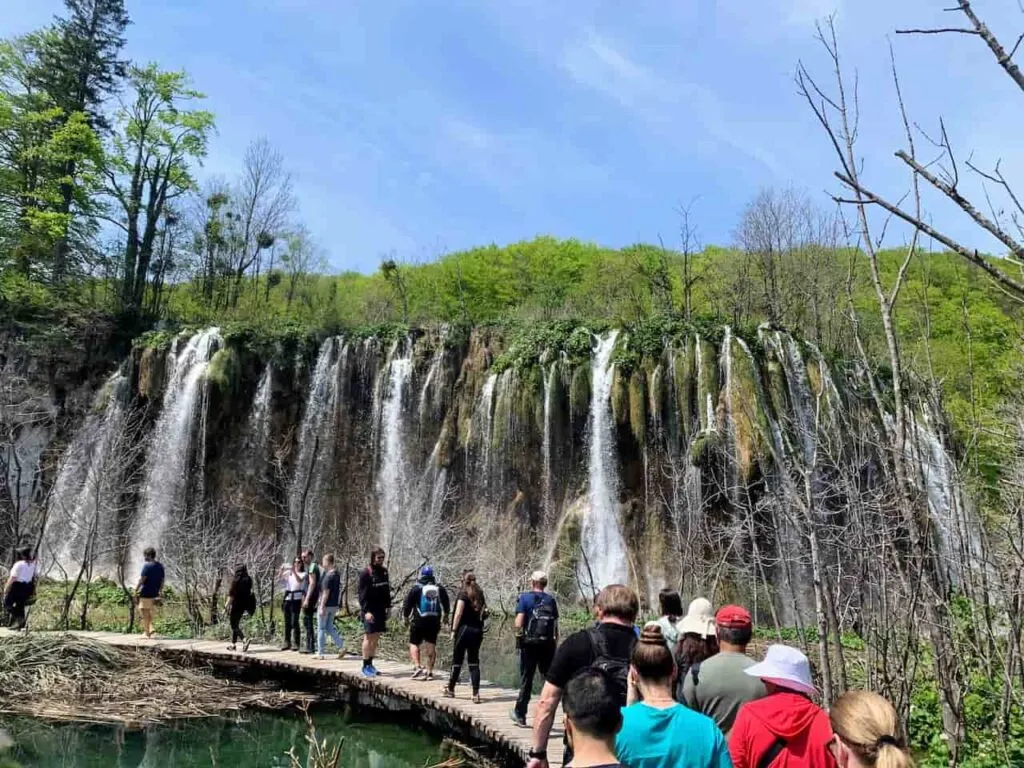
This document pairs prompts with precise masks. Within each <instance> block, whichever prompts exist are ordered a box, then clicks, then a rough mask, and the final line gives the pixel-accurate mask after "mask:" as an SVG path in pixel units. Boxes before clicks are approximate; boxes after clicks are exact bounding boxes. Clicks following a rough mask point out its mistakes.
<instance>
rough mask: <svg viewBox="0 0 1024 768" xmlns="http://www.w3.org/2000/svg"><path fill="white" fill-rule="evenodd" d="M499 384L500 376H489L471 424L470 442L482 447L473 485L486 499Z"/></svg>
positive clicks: (477, 456) (489, 478)
mask: <svg viewBox="0 0 1024 768" xmlns="http://www.w3.org/2000/svg"><path fill="white" fill-rule="evenodd" d="M497 384H498V376H497V375H496V374H493V373H491V374H488V376H487V379H486V380H485V381H484V386H483V389H481V390H480V397H479V398H478V399H477V401H476V405H475V406H474V407H473V415H472V417H471V419H470V423H469V430H470V442H471V443H472V442H474V441H475V442H476V443H477V444H478V445H479V446H481V447H482V449H481V450H480V451H479V452H478V453H477V454H476V457H475V458H476V461H475V472H474V475H473V479H472V483H473V486H474V487H475V488H476V489H477V490H479V491H481V492H482V494H483V495H484V496H485V497H490V493H491V441H492V440H493V438H494V392H495V389H496V387H497Z"/></svg>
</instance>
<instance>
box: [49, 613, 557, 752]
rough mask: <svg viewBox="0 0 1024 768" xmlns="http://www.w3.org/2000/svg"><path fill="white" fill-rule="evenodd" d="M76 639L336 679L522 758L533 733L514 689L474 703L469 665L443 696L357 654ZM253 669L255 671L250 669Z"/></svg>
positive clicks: (116, 637) (439, 684)
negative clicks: (369, 670)
mask: <svg viewBox="0 0 1024 768" xmlns="http://www.w3.org/2000/svg"><path fill="white" fill-rule="evenodd" d="M69 634H73V635H76V636H78V637H84V638H89V639H91V640H98V641H100V642H104V643H109V644H110V645H114V646H119V647H125V648H142V649H147V648H148V649H152V650H154V651H155V652H157V653H160V654H161V655H164V656H168V657H175V656H178V657H182V656H186V657H191V658H193V659H199V660H203V661H207V662H209V663H211V664H215V665H216V664H222V665H223V664H227V665H231V666H244V667H246V668H248V671H249V672H256V671H257V670H260V669H262V670H266V672H267V676H268V677H273V678H274V679H277V680H284V681H287V677H288V675H289V674H295V675H297V676H301V677H305V678H307V679H308V676H310V675H312V676H315V677H317V678H322V679H324V680H325V681H329V682H330V683H340V684H341V685H342V686H344V687H345V688H346V689H348V690H349V691H350V692H358V695H359V697H360V700H361V701H363V703H369V704H370V705H371V706H372V705H374V704H376V705H377V706H380V707H381V708H386V709H403V708H407V707H410V705H411V708H416V709H421V710H423V711H424V712H423V718H422V719H424V720H426V721H427V722H428V723H430V724H432V725H433V726H434V727H437V728H441V729H442V730H444V729H445V728H446V723H447V724H448V727H450V724H451V722H452V721H453V720H454V721H455V722H456V723H458V724H459V726H460V729H461V730H463V731H464V732H468V733H470V734H471V735H472V737H473V739H474V740H475V741H478V742H481V743H485V744H488V745H490V746H493V747H496V748H497V750H498V751H500V752H502V753H504V754H506V755H514V756H515V757H517V758H519V759H521V760H523V761H524V762H525V760H526V757H527V753H528V752H529V751H530V749H531V747H532V744H531V743H530V742H531V740H532V731H531V730H530V729H528V728H519V727H517V726H516V725H515V724H513V723H512V721H511V720H510V719H509V711H510V710H511V709H512V706H513V705H514V704H515V701H516V696H517V694H518V692H517V691H514V690H511V689H508V688H502V687H500V686H497V685H494V684H491V683H488V682H486V681H484V682H483V684H482V685H481V688H480V697H481V699H482V702H481V703H480V704H474V703H473V702H472V698H471V692H470V687H469V674H468V669H466V668H464V669H463V673H462V678H461V680H460V683H459V685H458V687H457V688H456V689H455V696H456V698H454V699H449V698H447V697H445V696H443V695H442V689H443V687H444V685H445V684H446V682H447V674H439V673H438V672H436V671H435V679H434V680H433V681H429V682H428V681H421V680H412V679H411V677H412V671H413V670H412V667H411V666H410V665H408V664H401V663H398V662H394V661H384V660H381V659H377V660H375V662H374V666H376V667H377V669H378V670H379V671H380V672H381V673H382V674H381V676H379V677H376V678H373V679H368V678H365V677H363V676H362V674H361V673H360V669H361V667H362V661H361V660H360V659H359V658H358V657H349V658H346V659H344V660H340V659H338V658H337V657H336V656H328V657H327V658H326V659H324V660H323V661H320V660H319V659H318V658H317V657H316V656H308V655H303V654H299V653H296V652H295V651H281V650H279V649H278V648H277V647H276V646H268V645H256V644H253V645H251V646H250V647H249V651H248V653H241V652H240V651H230V650H228V648H227V644H226V643H225V642H224V641H223V640H221V641H212V640H169V639H162V638H154V639H152V640H147V639H146V638H145V637H143V636H142V635H125V634H118V633H115V632H71V633H69ZM254 668H255V669H254ZM538 698H539V697H538V696H534V697H533V698H532V700H531V702H530V713H529V717H527V722H528V723H532V722H533V714H534V710H535V708H536V704H537V699H538ZM548 758H549V760H550V764H551V765H552V766H559V765H561V764H562V713H561V708H559V712H558V714H557V716H556V719H555V727H554V729H553V731H552V734H551V738H550V740H549V743H548Z"/></svg>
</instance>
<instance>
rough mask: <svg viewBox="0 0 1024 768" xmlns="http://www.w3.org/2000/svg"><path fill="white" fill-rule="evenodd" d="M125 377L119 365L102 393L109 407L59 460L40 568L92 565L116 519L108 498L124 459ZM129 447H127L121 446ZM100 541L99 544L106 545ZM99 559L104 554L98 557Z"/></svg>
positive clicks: (67, 572) (64, 571)
mask: <svg viewBox="0 0 1024 768" xmlns="http://www.w3.org/2000/svg"><path fill="white" fill-rule="evenodd" d="M128 384H129V380H128V377H127V376H125V375H124V374H123V373H122V372H121V370H120V369H119V370H118V371H117V372H116V373H115V374H114V375H113V376H111V377H110V379H109V380H108V382H107V385H106V387H105V388H104V391H105V392H107V393H108V395H107V398H108V399H107V405H106V407H105V408H104V410H103V413H102V414H94V415H92V416H90V417H89V418H88V420H87V421H86V424H85V426H84V427H83V428H82V429H81V430H80V431H79V433H78V435H76V437H75V439H74V441H73V442H72V444H71V446H70V447H69V448H68V450H67V452H66V453H65V455H64V458H63V459H62V460H61V464H60V469H59V470H58V474H57V480H56V482H55V483H54V487H53V491H52V492H51V493H50V496H49V499H48V503H47V510H48V511H47V521H48V524H47V530H46V538H45V539H44V543H43V548H42V549H43V557H42V562H43V567H44V568H47V569H48V568H50V566H51V564H52V565H53V566H55V567H56V572H55V574H54V575H60V576H66V577H68V578H72V579H73V578H75V576H76V575H77V572H78V571H79V570H80V569H81V568H82V566H83V564H86V565H87V564H89V562H92V565H93V566H94V567H96V566H98V567H99V568H100V569H101V570H102V569H103V567H104V563H102V562H100V563H96V562H95V560H96V559H98V558H97V555H98V554H99V553H97V552H96V550H97V548H98V547H97V546H96V545H97V543H98V542H97V541H96V539H97V537H98V536H100V534H101V533H103V532H107V531H109V530H110V529H111V527H112V525H114V524H115V523H116V521H115V520H112V519H109V518H111V517H116V511H117V510H116V507H114V506H112V505H111V504H110V503H109V502H110V501H111V496H112V495H113V494H114V493H116V490H117V484H118V482H119V480H120V477H121V473H122V471H123V469H124V463H125V458H126V457H124V456H119V455H118V453H119V451H118V448H119V447H121V446H120V445H119V443H120V438H121V436H122V430H123V429H124V421H125V413H126V406H127V402H126V401H127V394H128ZM125 447H127V446H125ZM106 546H107V545H106V543H105V542H104V543H103V545H102V548H104V549H105V548H106ZM99 559H102V558H99Z"/></svg>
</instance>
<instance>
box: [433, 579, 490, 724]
mask: <svg viewBox="0 0 1024 768" xmlns="http://www.w3.org/2000/svg"><path fill="white" fill-rule="evenodd" d="M486 618H487V600H486V598H485V597H484V591H483V590H482V589H481V588H480V585H479V584H477V583H476V574H474V573H473V572H472V571H466V572H465V573H464V574H463V576H462V590H461V591H460V592H459V596H458V597H457V598H456V600H455V615H454V617H453V618H452V638H453V640H454V647H453V650H452V671H451V675H450V677H449V678H448V685H447V686H445V689H444V695H445V696H448V697H449V698H451V697H453V696H455V686H456V685H457V684H458V682H459V677H460V676H461V675H462V664H463V662H464V661H465V660H466V658H467V657H468V658H469V682H470V684H471V685H472V688H473V703H474V704H479V703H480V644H481V643H483V640H484V619H486Z"/></svg>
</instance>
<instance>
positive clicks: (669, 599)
mask: <svg viewBox="0 0 1024 768" xmlns="http://www.w3.org/2000/svg"><path fill="white" fill-rule="evenodd" d="M658 605H660V606H661V615H662V616H668V617H669V618H670V619H672V623H673V624H674V623H675V620H676V619H678V618H679V617H680V616H682V615H683V598H681V597H680V596H679V593H678V592H676V591H675V590H674V589H669V588H668V587H666V588H665V589H663V590H661V592H659V593H658Z"/></svg>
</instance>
